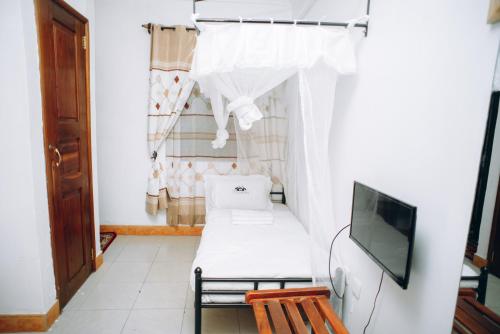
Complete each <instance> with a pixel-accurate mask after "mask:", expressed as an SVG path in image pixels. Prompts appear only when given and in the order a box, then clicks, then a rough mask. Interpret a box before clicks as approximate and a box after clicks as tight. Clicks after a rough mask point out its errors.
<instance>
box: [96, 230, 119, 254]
mask: <svg viewBox="0 0 500 334" xmlns="http://www.w3.org/2000/svg"><path fill="white" fill-rule="evenodd" d="M100 237H101V250H102V251H103V252H104V251H106V249H107V248H108V247H109V245H111V243H112V242H113V240H115V238H116V233H115V232H101V234H100Z"/></svg>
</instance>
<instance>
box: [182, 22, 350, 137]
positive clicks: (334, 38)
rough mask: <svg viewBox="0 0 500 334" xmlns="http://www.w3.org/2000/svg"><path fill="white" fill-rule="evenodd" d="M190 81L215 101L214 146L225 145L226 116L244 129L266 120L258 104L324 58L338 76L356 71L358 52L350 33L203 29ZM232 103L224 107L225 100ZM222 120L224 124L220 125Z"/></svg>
mask: <svg viewBox="0 0 500 334" xmlns="http://www.w3.org/2000/svg"><path fill="white" fill-rule="evenodd" d="M199 26H200V29H201V30H202V32H201V34H200V36H199V37H198V41H197V44H196V48H195V52H194V57H193V66H192V69H191V77H192V78H193V79H194V80H196V81H198V82H199V84H200V88H201V91H202V93H204V94H205V95H206V96H209V97H210V99H211V100H212V108H213V111H214V115H215V117H216V120H218V121H217V123H218V126H219V131H217V139H216V140H215V141H214V143H213V145H214V147H223V146H224V144H225V137H227V133H226V132H225V126H226V125H227V116H228V115H229V114H230V113H233V114H234V115H235V116H236V117H237V119H238V122H239V125H240V128H241V129H242V130H248V129H250V128H251V127H252V124H253V123H254V122H255V121H257V120H260V119H261V118H262V112H261V111H260V110H259V108H258V107H257V106H256V105H255V99H256V98H258V97H259V96H261V95H263V94H264V93H266V92H268V91H269V90H271V89H273V88H274V87H276V86H277V85H279V84H280V83H282V82H283V81H285V80H286V79H288V78H289V77H290V76H292V75H293V74H295V73H297V71H298V69H300V68H311V67H312V66H314V64H315V63H316V62H317V61H318V60H320V59H322V60H323V61H324V62H325V63H326V64H327V65H329V66H330V67H332V68H335V69H336V70H337V72H339V73H351V72H353V71H354V70H355V58H354V50H353V47H352V43H351V39H350V33H349V30H347V29H345V28H331V27H329V28H325V27H320V26H318V27H304V26H297V25H280V24H271V25H269V24H267V25H260V24H222V25H221V24H211V25H210V24H205V25H202V24H199ZM221 95H222V96H224V97H226V98H227V99H228V100H229V101H230V103H229V104H228V105H227V107H226V108H223V105H222V103H221V102H220V101H221V97H220V96H221ZM219 120H220V121H219Z"/></svg>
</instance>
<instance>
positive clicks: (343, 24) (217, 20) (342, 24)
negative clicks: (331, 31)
mask: <svg viewBox="0 0 500 334" xmlns="http://www.w3.org/2000/svg"><path fill="white" fill-rule="evenodd" d="M196 22H214V23H264V24H297V25H308V26H330V27H332V26H333V27H347V26H348V25H349V23H347V22H328V21H325V22H323V21H300V20H296V21H294V20H272V21H271V20H263V19H241V20H240V19H221V18H209V19H208V18H197V19H196ZM353 26H354V27H357V28H365V29H366V28H367V27H368V24H366V23H356V24H354V25H353Z"/></svg>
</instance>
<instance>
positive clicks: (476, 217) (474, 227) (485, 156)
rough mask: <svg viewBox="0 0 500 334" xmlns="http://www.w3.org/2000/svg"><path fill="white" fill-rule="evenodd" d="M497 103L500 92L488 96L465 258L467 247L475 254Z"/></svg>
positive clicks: (497, 111)
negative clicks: (488, 101) (486, 116)
mask: <svg viewBox="0 0 500 334" xmlns="http://www.w3.org/2000/svg"><path fill="white" fill-rule="evenodd" d="M499 103H500V91H493V92H492V93H491V96H490V105H489V110H488V119H487V121H486V129H485V133H484V140H483V148H482V151H481V159H480V162H479V171H478V177H477V182H476V192H475V195H474V202H473V205H472V213H471V219H470V225H469V230H468V233H469V234H468V237H467V246H466V256H467V255H469V254H468V253H467V249H468V248H469V247H470V248H471V249H473V250H474V253H473V254H470V255H472V256H474V255H475V254H476V252H477V246H478V245H477V243H478V241H479V231H480V227H481V219H482V217H483V207H484V199H485V196H486V186H487V184H488V176H489V172H490V162H491V154H492V150H493V140H494V138H495V130H496V122H497V117H498V116H499V115H498V114H499ZM499 135H500V134H499Z"/></svg>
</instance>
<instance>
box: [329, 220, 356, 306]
mask: <svg viewBox="0 0 500 334" xmlns="http://www.w3.org/2000/svg"><path fill="white" fill-rule="evenodd" d="M349 226H351V224H347V225H346V226H344V227H342V228H341V229H340V231H338V232H337V234H335V236H334V237H333V239H332V243H331V245H330V256H329V257H328V275H329V276H330V284H331V285H332V288H333V292H335V295H336V296H337V298H338V299H343V298H344V297H341V296H340V295H339V294H338V293H337V290H335V286H334V285H333V278H332V250H333V243H334V242H335V239H337V237H338V236H339V234H340V232H342V231H343V230H345V229H346V228H348V227H349Z"/></svg>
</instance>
